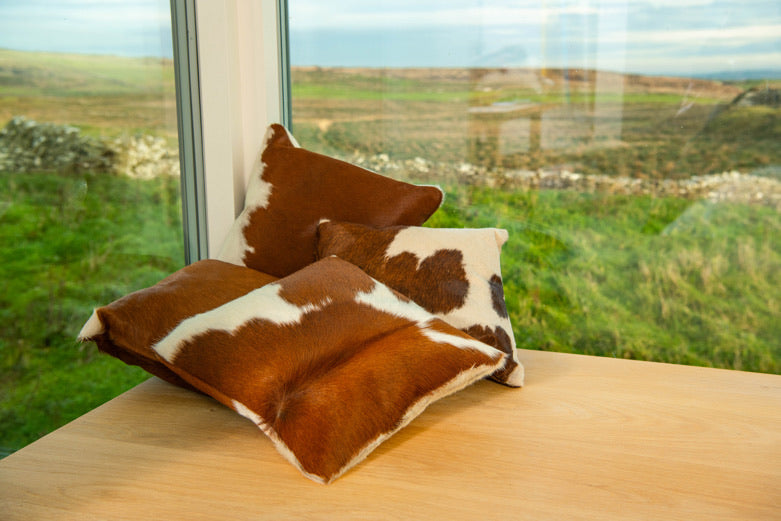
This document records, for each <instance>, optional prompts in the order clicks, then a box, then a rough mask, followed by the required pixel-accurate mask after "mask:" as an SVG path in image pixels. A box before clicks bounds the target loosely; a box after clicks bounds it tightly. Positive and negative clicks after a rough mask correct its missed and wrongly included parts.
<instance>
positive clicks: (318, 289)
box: [154, 257, 506, 483]
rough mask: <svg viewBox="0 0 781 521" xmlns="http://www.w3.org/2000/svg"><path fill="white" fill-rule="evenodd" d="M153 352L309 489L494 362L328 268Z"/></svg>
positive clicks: (250, 300)
mask: <svg viewBox="0 0 781 521" xmlns="http://www.w3.org/2000/svg"><path fill="white" fill-rule="evenodd" d="M154 349H155V351H156V352H157V353H158V354H159V355H160V357H161V358H162V359H163V360H165V361H166V363H168V365H169V366H170V367H171V368H172V369H173V370H174V371H176V372H177V373H178V374H179V375H180V376H181V377H182V378H184V379H185V380H187V381H189V382H190V383H191V384H192V385H193V386H194V387H196V388H198V389H201V390H202V391H203V392H206V393H207V394H210V395H211V396H213V397H215V398H216V399H218V400H219V401H221V402H222V403H224V404H226V405H228V406H229V407H232V408H233V409H234V410H236V411H237V412H238V413H239V414H241V415H243V416H245V417H247V418H249V419H250V420H251V421H252V422H253V423H255V424H256V425H258V427H260V429H261V430H262V431H263V432H264V433H266V435H268V437H269V438H270V439H271V440H272V441H273V443H274V444H275V446H276V448H277V449H278V451H279V452H280V453H281V454H282V455H283V456H284V457H286V458H287V459H288V460H289V461H290V462H291V463H293V464H294V465H295V466H296V467H297V468H298V469H299V470H300V471H301V472H302V473H303V474H304V475H306V476H307V477H309V478H310V479H313V480H315V481H318V482H321V483H328V482H330V481H332V480H334V479H335V478H337V477H338V476H340V475H341V474H343V473H344V472H345V471H346V470H347V469H349V468H350V467H352V466H353V465H355V464H356V463H358V462H359V461H361V460H362V459H364V458H365V457H366V456H367V455H368V454H369V453H370V452H371V451H372V450H374V449H375V448H376V447H377V446H378V445H379V444H380V443H382V442H383V441H384V440H385V439H387V438H388V437H390V436H391V435H393V434H394V433H395V432H397V431H398V430H399V429H401V428H402V427H404V426H405V425H406V424H408V423H409V422H410V421H411V420H412V419H413V418H415V417H416V416H417V415H419V414H420V413H421V412H422V411H423V410H424V409H425V408H426V406H427V405H428V404H430V403H431V402H433V401H435V400H437V399H439V398H441V397H443V396H446V395H448V394H451V393H453V392H455V391H457V390H459V389H461V388H463V387H465V386H466V385H469V384H471V383H472V382H474V381H475V380H477V379H480V378H483V377H485V376H487V375H488V374H490V373H492V372H494V371H495V370H496V369H497V368H498V367H500V366H502V365H504V360H505V357H506V355H505V354H504V353H502V352H501V351H499V350H497V349H494V348H493V347H491V346H489V345H487V344H484V343H482V342H479V341H477V340H475V339H474V338H472V337H470V336H469V335H466V334H465V333H463V332H461V331H459V330H458V329H456V328H454V327H452V326H449V325H448V324H447V323H445V322H444V321H442V320H441V319H439V318H437V317H435V316H433V315H432V314H431V313H429V312H427V311H426V310H424V309H423V308H421V307H420V306H418V305H417V304H415V303H414V302H412V301H411V300H409V299H408V298H406V297H404V296H403V295H401V294H399V293H397V292H395V291H393V290H392V289H390V288H388V287H387V286H385V285H384V284H382V283H380V282H378V281H376V280H374V279H372V278H371V277H369V276H368V275H366V274H365V273H364V272H363V271H361V270H360V269H359V268H357V267H356V266H353V265H352V264H350V263H348V262H346V261H343V260H341V259H337V258H335V257H331V258H327V259H323V260H321V261H318V262H316V263H314V264H312V265H310V266H308V267H306V268H304V269H302V270H300V271H298V272H296V273H294V274H293V275H290V276H289V277H286V278H283V279H280V280H279V281H277V282H275V283H272V284H268V285H266V286H264V287H262V288H260V289H257V290H254V291H252V292H250V293H248V294H246V295H244V296H243V297H239V298H237V299H235V300H233V301H231V302H229V303H227V304H225V305H223V306H221V307H219V308H216V309H214V310H212V311H208V312H206V313H203V314H201V315H199V316H197V317H192V318H190V319H187V320H185V321H183V322H182V323H181V324H180V325H179V326H177V328H176V329H174V330H173V331H172V332H171V333H170V334H169V335H168V336H166V337H165V338H164V339H162V340H161V341H160V342H159V343H157V344H156V345H155V346H154Z"/></svg>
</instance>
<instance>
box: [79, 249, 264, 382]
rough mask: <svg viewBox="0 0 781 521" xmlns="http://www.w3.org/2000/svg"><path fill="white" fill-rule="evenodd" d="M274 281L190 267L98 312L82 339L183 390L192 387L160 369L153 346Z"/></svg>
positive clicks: (239, 271) (222, 266)
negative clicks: (194, 320)
mask: <svg viewBox="0 0 781 521" xmlns="http://www.w3.org/2000/svg"><path fill="white" fill-rule="evenodd" d="M275 280H276V277H272V276H271V275H266V274H265V273H261V272H259V271H255V270H252V269H249V268H245V267H243V266H235V265H233V264H229V263H227V262H222V261H218V260H202V261H198V262H195V263H193V264H191V265H189V266H186V267H184V268H182V269H180V270H178V271H177V272H175V273H173V274H172V275H169V276H168V277H166V278H164V279H163V280H161V281H160V282H158V283H157V284H155V285H154V286H151V287H149V288H146V289H142V290H139V291H136V292H133V293H130V294H129V295H126V296H124V297H122V298H120V299H118V300H116V301H114V302H112V303H111V304H109V305H107V306H103V307H99V308H97V309H96V310H95V311H93V313H92V316H91V317H90V318H89V320H87V322H86V324H84V327H83V328H82V329H81V332H80V333H79V340H81V341H88V340H92V341H94V342H95V343H96V344H97V346H98V349H100V350H101V351H103V352H105V353H108V354H110V355H112V356H114V357H116V358H119V359H120V360H122V361H123V362H125V363H127V364H130V365H137V366H140V367H142V368H143V369H145V370H146V371H148V372H150V373H152V374H153V375H155V376H158V377H160V378H162V379H163V380H166V381H168V382H171V383H173V384H176V385H180V386H182V387H188V388H190V387H191V386H190V385H189V384H187V383H186V382H185V381H184V380H182V379H181V378H180V377H179V376H178V375H177V374H176V373H174V372H173V371H171V370H170V369H169V368H168V367H167V366H166V365H165V364H164V363H162V362H161V361H160V359H159V357H158V356H157V354H156V353H155V352H154V351H153V350H152V344H154V343H155V342H158V341H159V340H160V339H162V338H163V337H165V335H167V334H168V333H169V332H170V331H171V330H172V329H174V327H176V326H177V325H178V324H179V322H181V321H182V320H184V319H185V318H188V317H191V316H193V315H196V314H198V313H202V312H204V311H208V310H210V309H213V308H215V307H217V306H220V305H222V304H224V303H226V302H228V301H231V300H233V299H235V298H236V297H239V296H241V295H244V294H246V293H249V292H250V291H252V290H254V289H257V288H259V287H261V286H264V285H266V284H268V283H269V282H273V281H275Z"/></svg>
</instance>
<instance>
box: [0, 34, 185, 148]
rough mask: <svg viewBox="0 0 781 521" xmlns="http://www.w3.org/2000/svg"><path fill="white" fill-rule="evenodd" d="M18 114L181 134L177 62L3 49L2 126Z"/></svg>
mask: <svg viewBox="0 0 781 521" xmlns="http://www.w3.org/2000/svg"><path fill="white" fill-rule="evenodd" d="M14 116H26V117H27V118H29V119H33V120H37V121H42V122H49V123H59V124H68V125H74V126H77V127H80V128H81V129H83V130H84V131H85V132H86V133H88V134H92V135H104V136H115V135H118V134H121V133H131V134H132V133H138V132H143V133H154V134H156V135H161V136H164V137H169V138H175V137H176V97H175V95H174V68H173V62H172V61H171V60H167V59H153V58H125V57H118V56H98V55H82V54H62V53H43V52H40V53H38V52H26V51H13V50H7V49H0V127H2V126H4V125H5V124H6V122H8V121H9V120H10V119H11V118H12V117H14Z"/></svg>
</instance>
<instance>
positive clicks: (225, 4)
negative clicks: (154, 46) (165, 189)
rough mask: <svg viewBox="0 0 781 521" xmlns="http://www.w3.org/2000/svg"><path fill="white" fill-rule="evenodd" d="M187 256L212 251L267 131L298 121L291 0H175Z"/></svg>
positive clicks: (240, 202)
mask: <svg viewBox="0 0 781 521" xmlns="http://www.w3.org/2000/svg"><path fill="white" fill-rule="evenodd" d="M170 2H171V21H172V24H171V25H172V34H173V41H174V63H175V73H176V91H177V92H176V96H177V121H178V129H179V151H180V164H181V172H182V221H183V231H184V244H185V262H186V263H187V264H190V263H192V262H195V261H197V260H201V259H205V258H209V257H214V256H216V254H217V253H218V252H219V248H220V246H221V244H222V242H223V240H224V238H225V236H226V234H227V233H228V231H229V230H230V227H231V226H232V225H233V222H234V220H235V218H236V217H237V216H238V214H239V213H240V212H241V210H242V208H243V206H244V194H245V190H246V186H247V181H248V179H249V175H250V173H251V172H252V169H253V166H254V164H255V161H256V156H257V153H258V150H259V149H260V145H261V143H262V139H263V136H264V134H265V131H266V128H267V127H268V125H269V124H270V123H273V122H280V123H282V124H284V125H286V126H288V128H289V127H290V123H291V107H290V80H289V78H290V73H289V70H290V68H289V67H290V65H289V60H288V49H289V44H288V36H287V28H288V20H287V2H286V0H170Z"/></svg>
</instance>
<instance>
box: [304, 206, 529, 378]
mask: <svg viewBox="0 0 781 521" xmlns="http://www.w3.org/2000/svg"><path fill="white" fill-rule="evenodd" d="M507 238H508V234H507V231H506V230H503V229H497V228H481V229H462V228H423V227H416V226H392V227H386V228H371V227H368V226H363V225H360V224H355V223H346V222H327V221H324V222H322V223H321V224H320V226H319V237H318V256H319V257H321V258H325V257H328V256H330V255H336V256H338V257H340V258H342V259H344V260H347V261H349V262H351V263H353V264H355V265H356V266H358V267H360V268H361V269H363V270H364V271H365V272H366V273H368V274H369V275H371V276H372V277H374V278H376V279H377V280H379V281H381V282H383V283H385V284H387V285H388V286H390V287H391V288H393V289H395V290H396V291H398V292H400V293H402V294H404V295H406V296H408V297H409V298H411V299H412V300H414V301H415V302H417V303H418V304H420V305H421V306H423V307H424V308H425V309H427V310H428V311H430V312H431V313H434V314H435V315H437V316H438V317H440V318H442V319H443V320H444V321H445V322H447V323H449V324H451V325H452V326H455V327H457V328H458V329H460V330H462V331H464V332H466V333H468V334H469V335H471V336H472V337H474V338H476V339H478V340H480V341H482V342H485V343H487V344H489V345H492V346H494V347H496V348H498V349H501V350H502V351H504V352H505V353H507V354H508V357H507V361H506V363H505V365H504V366H503V367H502V368H501V369H499V370H497V371H496V372H495V373H494V374H492V375H491V378H492V379H493V380H495V381H497V382H500V383H503V384H505V385H508V386H512V387H520V386H522V385H523V380H524V369H523V365H521V363H520V362H519V361H518V355H517V350H516V348H515V338H514V336H513V331H512V325H511V324H510V318H509V316H508V314H507V307H506V305H505V300H504V289H503V284H502V275H501V263H500V256H501V248H502V245H503V244H504V243H505V242H506V241H507Z"/></svg>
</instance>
